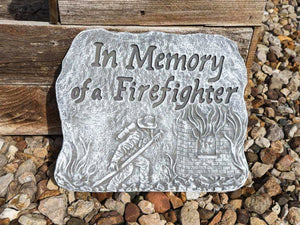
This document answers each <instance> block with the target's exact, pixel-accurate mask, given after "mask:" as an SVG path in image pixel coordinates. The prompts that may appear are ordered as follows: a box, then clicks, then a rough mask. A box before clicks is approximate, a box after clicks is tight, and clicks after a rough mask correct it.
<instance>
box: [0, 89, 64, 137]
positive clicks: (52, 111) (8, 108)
mask: <svg viewBox="0 0 300 225" xmlns="http://www.w3.org/2000/svg"><path fill="white" fill-rule="evenodd" d="M60 133H61V129H60V120H59V115H58V110H57V105H56V98H55V93H54V89H53V87H50V86H33V85H5V84H0V134H1V135H16V134H17V135H42V134H60Z"/></svg>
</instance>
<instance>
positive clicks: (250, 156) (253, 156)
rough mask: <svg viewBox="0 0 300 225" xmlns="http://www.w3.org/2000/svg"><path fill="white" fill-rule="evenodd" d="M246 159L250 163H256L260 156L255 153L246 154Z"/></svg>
mask: <svg viewBox="0 0 300 225" xmlns="http://www.w3.org/2000/svg"><path fill="white" fill-rule="evenodd" d="M246 157H247V161H248V162H249V163H254V162H257V160H258V156H257V154H255V153H254V152H246Z"/></svg>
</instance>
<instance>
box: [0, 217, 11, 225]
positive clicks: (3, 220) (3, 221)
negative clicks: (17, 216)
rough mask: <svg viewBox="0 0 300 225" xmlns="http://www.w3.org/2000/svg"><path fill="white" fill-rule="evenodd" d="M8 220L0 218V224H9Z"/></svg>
mask: <svg viewBox="0 0 300 225" xmlns="http://www.w3.org/2000/svg"><path fill="white" fill-rule="evenodd" d="M9 223H10V220H9V219H8V218H6V219H0V225H9Z"/></svg>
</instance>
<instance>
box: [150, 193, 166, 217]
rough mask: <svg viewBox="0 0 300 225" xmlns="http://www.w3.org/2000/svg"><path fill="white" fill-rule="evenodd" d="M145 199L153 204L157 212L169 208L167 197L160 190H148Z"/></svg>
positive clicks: (162, 211)
mask: <svg viewBox="0 0 300 225" xmlns="http://www.w3.org/2000/svg"><path fill="white" fill-rule="evenodd" d="M146 200H148V201H149V202H152V203H153V204H154V209H155V211H156V212H158V213H165V212H166V211H168V210H169V209H170V208H171V205H170V201H169V198H168V197H167V196H166V195H165V194H164V193H162V192H149V193H147V195H146Z"/></svg>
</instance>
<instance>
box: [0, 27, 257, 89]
mask: <svg viewBox="0 0 300 225" xmlns="http://www.w3.org/2000/svg"><path fill="white" fill-rule="evenodd" d="M88 28H95V27H88V26H69V25H68V26H61V25H49V24H48V23H41V22H21V21H0V52H1V57H0V84H1V83H2V84H37V85H51V84H52V83H53V82H54V81H55V80H56V77H57V76H58V74H59V72H60V66H61V62H62V59H63V57H64V55H65V54H66V52H67V50H68V48H69V46H70V44H71V42H72V40H73V38H74V37H75V36H76V35H77V34H78V33H79V32H80V31H82V30H85V29H88ZM102 28H105V29H108V30H111V31H128V32H147V31H150V30H157V31H165V32H172V33H181V34H185V33H197V32H201V33H211V34H221V35H224V36H225V37H228V38H230V39H232V40H234V41H236V42H237V43H238V46H239V50H240V53H241V55H242V56H243V58H244V59H245V60H246V57H247V55H248V48H249V45H250V40H251V37H252V33H253V29H252V28H222V27H199V26H197V27H193V26H188V27H137V26H116V27H115V26H112V27H109V26H105V27H102Z"/></svg>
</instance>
